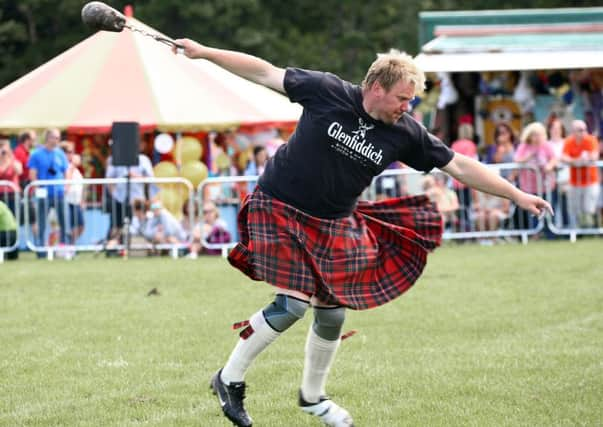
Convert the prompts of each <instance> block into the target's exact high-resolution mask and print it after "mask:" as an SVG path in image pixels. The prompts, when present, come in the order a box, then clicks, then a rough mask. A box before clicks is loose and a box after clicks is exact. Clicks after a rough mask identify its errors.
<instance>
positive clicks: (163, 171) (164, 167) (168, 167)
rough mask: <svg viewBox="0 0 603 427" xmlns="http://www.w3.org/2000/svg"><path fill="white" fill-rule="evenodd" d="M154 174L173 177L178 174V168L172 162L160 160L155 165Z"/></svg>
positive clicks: (160, 176) (157, 176)
mask: <svg viewBox="0 0 603 427" xmlns="http://www.w3.org/2000/svg"><path fill="white" fill-rule="evenodd" d="M153 174H154V175H155V177H156V178H173V177H175V176H178V168H177V167H176V165H175V164H173V163H172V162H166V161H163V162H159V163H157V164H156V165H155V167H153Z"/></svg>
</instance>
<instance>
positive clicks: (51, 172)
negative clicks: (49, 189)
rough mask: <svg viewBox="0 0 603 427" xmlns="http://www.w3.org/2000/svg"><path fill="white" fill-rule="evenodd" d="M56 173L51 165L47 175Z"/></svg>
mask: <svg viewBox="0 0 603 427" xmlns="http://www.w3.org/2000/svg"><path fill="white" fill-rule="evenodd" d="M56 174H57V170H56V169H55V168H53V167H52V166H51V167H49V168H48V175H52V176H54V175H56Z"/></svg>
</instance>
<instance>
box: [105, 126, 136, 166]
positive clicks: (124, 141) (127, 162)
mask: <svg viewBox="0 0 603 427" xmlns="http://www.w3.org/2000/svg"><path fill="white" fill-rule="evenodd" d="M111 138H112V139H113V144H112V145H111V156H112V161H111V163H112V164H113V166H138V146H139V145H140V128H139V126H138V123H137V122H113V126H112V127H111Z"/></svg>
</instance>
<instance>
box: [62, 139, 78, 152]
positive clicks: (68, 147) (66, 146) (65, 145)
mask: <svg viewBox="0 0 603 427" xmlns="http://www.w3.org/2000/svg"><path fill="white" fill-rule="evenodd" d="M59 146H60V147H61V148H62V149H63V151H73V150H75V144H74V143H73V142H71V141H67V140H63V141H61V143H60V144H59Z"/></svg>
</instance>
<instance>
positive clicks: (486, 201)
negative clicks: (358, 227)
mask: <svg viewBox="0 0 603 427" xmlns="http://www.w3.org/2000/svg"><path fill="white" fill-rule="evenodd" d="M487 166H488V168H490V169H491V170H493V171H495V172H496V173H498V174H499V175H501V176H502V177H504V178H506V179H508V180H509V181H511V182H514V183H515V181H517V179H518V178H519V177H520V176H522V175H528V176H526V178H530V179H531V181H532V186H533V189H534V190H535V191H534V192H535V193H537V194H542V193H543V181H542V177H541V175H540V173H539V171H538V170H537V169H536V168H535V167H532V166H524V165H517V164H515V163H500V164H491V165H487ZM419 194H425V195H427V196H428V197H429V198H430V199H431V200H432V201H433V202H435V203H436V204H437V205H438V208H439V209H440V211H441V212H442V216H443V220H444V235H443V238H444V239H445V240H452V239H462V240H467V239H476V240H478V241H480V242H482V243H493V242H494V241H496V240H501V239H502V240H507V239H510V238H520V239H521V241H522V242H524V243H526V242H527V241H528V238H529V236H533V235H535V234H538V233H539V232H541V231H542V229H543V228H544V219H543V218H536V217H534V216H532V215H530V214H529V213H528V212H526V211H524V210H522V209H520V208H518V207H517V206H515V205H514V204H513V203H512V202H511V201H509V200H506V199H503V198H500V197H496V196H492V195H490V194H486V193H483V192H480V191H477V190H473V189H470V188H468V187H467V186H465V185H463V184H461V183H459V182H457V181H455V180H454V179H452V178H450V177H449V176H448V175H447V174H445V173H444V172H441V171H439V170H434V171H432V172H431V173H429V174H424V173H423V172H418V171H416V170H414V169H410V168H404V169H389V170H386V171H384V172H383V173H382V174H381V175H379V176H377V177H375V179H374V180H373V182H372V184H371V186H370V187H369V188H368V189H367V191H366V192H365V194H364V195H365V196H366V198H367V199H368V200H379V199H382V198H387V197H398V196H405V195H419Z"/></svg>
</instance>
